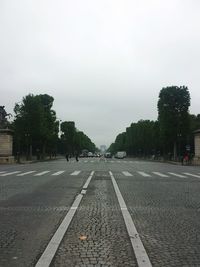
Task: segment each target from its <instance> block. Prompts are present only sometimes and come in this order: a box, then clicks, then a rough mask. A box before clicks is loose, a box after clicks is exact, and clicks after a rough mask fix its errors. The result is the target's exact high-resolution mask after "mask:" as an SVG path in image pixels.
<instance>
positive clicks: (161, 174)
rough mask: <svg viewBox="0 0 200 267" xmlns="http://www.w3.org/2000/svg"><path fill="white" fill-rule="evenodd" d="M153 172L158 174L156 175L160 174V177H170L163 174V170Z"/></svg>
mask: <svg viewBox="0 0 200 267" xmlns="http://www.w3.org/2000/svg"><path fill="white" fill-rule="evenodd" d="M153 173H154V174H156V175H158V176H160V177H169V176H168V175H166V174H163V173H161V172H153Z"/></svg>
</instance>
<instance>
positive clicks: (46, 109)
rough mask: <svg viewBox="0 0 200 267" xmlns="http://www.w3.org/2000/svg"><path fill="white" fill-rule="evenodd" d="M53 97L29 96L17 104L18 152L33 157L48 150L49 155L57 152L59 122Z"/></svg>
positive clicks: (15, 109) (16, 137) (15, 124)
mask: <svg viewBox="0 0 200 267" xmlns="http://www.w3.org/2000/svg"><path fill="white" fill-rule="evenodd" d="M53 101H54V99H53V97H51V96H49V95H47V94H44V95H36V96H34V95H33V94H29V95H27V96H25V97H24V98H23V99H22V102H21V104H15V108H14V112H15V119H14V123H13V127H14V130H15V136H14V138H15V143H16V147H17V151H21V152H24V151H26V154H27V156H28V154H30V157H31V155H32V148H33V151H34V152H35V153H38V151H40V152H42V156H43V157H44V155H45V153H46V149H47V150H48V152H49V153H52V152H55V150H56V142H57V139H58V131H59V122H58V121H57V120H56V113H55V111H54V110H52V109H51V108H52V106H53Z"/></svg>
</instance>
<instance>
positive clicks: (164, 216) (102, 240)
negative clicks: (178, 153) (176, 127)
mask: <svg viewBox="0 0 200 267" xmlns="http://www.w3.org/2000/svg"><path fill="white" fill-rule="evenodd" d="M91 171H94V172H95V173H94V177H93V178H92V180H91V182H90V184H89V187H88V189H87V192H86V194H85V195H84V197H83V199H82V201H81V203H80V206H79V208H78V210H77V212H76V213H75V216H74V218H73V220H72V222H71V224H70V226H69V228H68V230H67V232H66V234H65V236H64V239H63V241H62V242H61V245H60V247H59V249H58V251H57V253H56V255H55V257H54V259H53V262H52V264H51V267H58V266H61V267H62V266H69V267H74V266H76V267H79V266H80V267H83V266H85V267H86V266H87V267H92V266H97V267H100V266H102V267H103V266H104V267H105V266H109V267H110V266H112V267H116V266H120V267H123V266H127V267H128V266H137V264H136V261H135V256H134V252H133V249H132V247H131V244H130V240H129V238H128V235H127V230H126V228H125V224H124V221H123V218H122V214H121V211H120V209H119V205H118V201H117V198H116V195H115V193H114V189H113V186H112V183H111V177H110V176H109V171H112V173H113V175H114V177H115V179H116V182H117V184H118V186H119V189H120V191H121V194H122V196H123V198H124V200H125V202H126V205H127V208H128V210H129V212H130V214H131V216H132V219H133V222H134V224H135V226H136V228H137V231H138V233H139V235H140V238H141V240H142V242H143V245H144V247H145V249H146V252H147V254H148V256H149V258H150V261H151V263H152V265H153V266H155V267H165V266H167V267H171V266H172V267H197V266H198V267H200V253H199V252H200V227H199V225H200V168H199V167H190V166H175V165H170V164H161V163H153V162H144V161H136V160H128V159H126V160H121V161H120V160H113V159H111V160H107V161H104V160H101V161H99V160H98V159H86V160H85V159H82V160H80V161H79V162H78V163H77V162H75V161H71V162H69V163H66V161H64V160H59V161H54V162H50V163H49V162H47V163H37V164H30V165H26V166H25V165H20V166H19V165H18V166H17V165H12V166H0V266H1V267H33V266H35V264H36V262H37V260H38V259H39V257H40V256H41V254H42V253H43V251H44V249H45V248H46V246H47V244H48V243H49V241H50V240H51V237H52V236H53V234H54V233H55V231H56V229H57V227H58V226H59V225H60V223H61V221H62V220H63V218H64V217H65V215H66V214H67V212H68V210H69V209H70V207H71V205H72V203H73V201H74V199H75V197H76V196H77V194H79V193H80V192H81V189H82V187H83V185H84V183H85V182H86V180H87V178H88V176H89V174H90V173H91ZM11 173H12V174H11ZM26 173H27V174H26ZM72 173H74V174H75V175H74V176H72ZM18 174H20V175H21V174H22V175H21V176H18ZM35 174H37V176H35ZM80 236H83V238H84V236H85V237H86V238H85V240H80Z"/></svg>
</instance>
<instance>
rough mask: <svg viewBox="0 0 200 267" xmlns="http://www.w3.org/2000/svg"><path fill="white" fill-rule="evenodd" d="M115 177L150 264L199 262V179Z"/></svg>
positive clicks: (158, 266) (184, 264) (156, 265)
mask: <svg viewBox="0 0 200 267" xmlns="http://www.w3.org/2000/svg"><path fill="white" fill-rule="evenodd" d="M115 177H117V183H118V185H119V187H120V190H121V193H122V195H123V196H124V200H125V202H126V204H127V206H128V209H129V211H130V213H131V216H132V218H133V221H134V223H135V225H136V228H137V230H138V232H139V233H140V237H141V239H142V242H143V244H144V246H145V248H146V251H147V254H148V256H149V257H150V260H151V263H152V265H153V266H155V267H161V266H163V267H164V266H174V267H179V266H180V267H183V266H184V267H186V266H187V267H189V266H191V267H195V266H196V267H197V266H200V253H199V252H200V227H199V222H200V179H178V178H172V177H170V178H164V179H163V178H160V179H159V178H157V177H153V178H149V177H148V178H142V177H141V176H140V177H139V176H137V177H131V178H130V177H126V178H124V177H123V176H122V175H120V174H119V173H115Z"/></svg>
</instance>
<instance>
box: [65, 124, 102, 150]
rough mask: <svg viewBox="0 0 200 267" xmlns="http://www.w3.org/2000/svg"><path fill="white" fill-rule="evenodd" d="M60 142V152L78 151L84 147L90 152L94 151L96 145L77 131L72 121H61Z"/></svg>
mask: <svg viewBox="0 0 200 267" xmlns="http://www.w3.org/2000/svg"><path fill="white" fill-rule="evenodd" d="M61 131H62V135H61V142H62V147H63V148H64V149H63V150H62V153H66V152H67V153H69V154H72V155H73V154H75V153H76V152H78V153H80V152H81V151H82V150H83V149H86V150H88V151H91V152H95V151H96V150H97V149H96V146H95V144H94V143H92V141H91V140H90V138H89V137H88V136H87V135H86V134H84V133H83V132H81V131H78V130H77V129H76V127H75V122H73V121H64V122H62V123H61Z"/></svg>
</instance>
